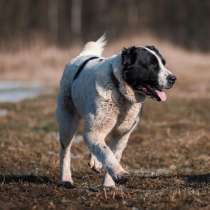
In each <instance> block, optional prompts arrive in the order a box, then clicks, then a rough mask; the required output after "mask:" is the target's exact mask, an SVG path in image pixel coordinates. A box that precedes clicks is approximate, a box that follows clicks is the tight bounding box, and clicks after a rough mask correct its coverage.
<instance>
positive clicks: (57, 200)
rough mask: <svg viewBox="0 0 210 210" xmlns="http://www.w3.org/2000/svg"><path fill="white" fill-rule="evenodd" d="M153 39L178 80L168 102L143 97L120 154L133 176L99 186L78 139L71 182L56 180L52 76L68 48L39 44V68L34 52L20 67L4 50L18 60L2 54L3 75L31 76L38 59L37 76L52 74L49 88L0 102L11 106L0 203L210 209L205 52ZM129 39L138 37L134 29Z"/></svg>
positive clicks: (209, 70)
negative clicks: (14, 101) (121, 183)
mask: <svg viewBox="0 0 210 210" xmlns="http://www.w3.org/2000/svg"><path fill="white" fill-rule="evenodd" d="M131 41H132V40H131ZM148 41H150V40H148ZM152 41H153V42H155V44H156V45H157V46H158V45H160V46H162V48H163V50H162V51H164V54H165V55H166V57H167V63H168V65H169V66H171V69H173V71H174V72H175V73H176V74H177V75H178V82H177V85H176V87H175V88H174V90H171V91H170V93H169V98H168V101H167V102H166V103H158V102H154V101H152V100H149V99H148V100H147V101H146V103H145V107H144V113H143V117H142V120H141V122H140V124H139V127H138V128H137V129H136V131H135V132H134V133H133V134H132V136H131V138H130V141H129V144H128V147H127V149H126V151H125V153H124V156H123V160H122V164H123V166H124V167H125V168H126V169H128V170H129V171H130V172H131V177H130V179H129V182H128V183H127V184H126V185H125V186H119V187H118V188H117V189H115V190H108V189H103V188H102V187H101V182H102V179H103V173H101V174H97V173H95V172H93V171H91V169H89V167H88V156H89V154H88V151H87V148H86V146H85V145H84V143H83V142H79V143H76V144H74V145H73V148H72V150H73V156H74V158H73V160H72V167H73V178H74V181H75V184H76V188H74V189H65V188H62V187H60V186H59V185H58V178H59V174H58V168H59V162H58V150H59V144H58V138H57V127H56V123H55V119H54V111H55V98H56V92H57V88H56V85H55V84H57V82H58V80H59V77H60V74H61V71H62V66H63V65H64V64H65V62H66V61H64V60H65V59H66V60H67V54H68V52H67V51H62V52H61V51H56V50H55V52H54V51H53V52H54V54H53V55H52V54H51V53H50V54H47V52H46V51H44V52H43V55H44V56H43V55H42V54H40V56H41V57H42V62H41V64H39V66H36V68H35V67H31V66H33V65H32V64H29V61H30V59H31V62H32V63H36V61H34V59H35V58H33V59H32V58H31V57H30V58H28V59H29V60H27V58H26V61H25V62H26V63H28V64H26V63H25V64H24V65H26V66H27V65H28V67H29V68H28V70H27V69H25V70H21V68H20V67H18V65H20V66H21V63H18V62H20V61H18V59H17V57H18V56H19V58H20V57H21V56H23V55H22V54H21V55H20V54H18V53H17V54H16V56H15V54H10V53H8V52H7V53H4V56H5V58H7V59H8V60H9V57H10V58H13V57H12V56H14V58H16V59H17V60H15V61H14V63H12V62H11V63H9V61H8V63H7V60H6V59H5V60H4V64H1V65H2V66H3V65H4V68H3V67H2V66H1V69H4V71H2V75H3V76H2V77H3V78H5V79H25V80H29V79H30V77H29V75H30V72H32V71H33V70H34V71H35V70H37V69H39V68H40V66H41V65H42V64H43V67H46V69H45V71H46V72H45V73H43V74H42V72H44V70H43V68H42V69H41V70H40V71H38V72H35V73H34V78H35V79H37V80H39V79H40V80H41V81H42V79H43V81H44V82H46V81H51V83H50V82H49V84H51V88H52V91H51V92H52V93H51V94H48V95H43V96H40V97H38V98H36V99H31V100H26V101H23V102H20V103H17V104H9V103H1V104H0V110H1V109H6V110H8V114H7V115H6V116H4V117H0V151H1V152H0V209H72V210H74V209H76V210H79V209H132V210H137V209H189V210H192V209H194V210H197V209H206V210H207V209H210V165H209V164H210V126H209V125H210V114H209V110H210V62H209V60H210V59H209V58H210V56H209V55H202V54H198V53H190V52H186V51H184V50H181V49H177V48H175V47H174V50H173V46H170V45H168V44H166V43H159V42H158V41H156V40H152ZM133 42H134V43H137V42H140V43H141V42H142V40H141V39H138V38H136V37H135V38H133ZM150 42H151V41H150ZM158 43H159V44H158ZM129 44H130V43H129V42H128V41H127V42H126V41H124V40H122V41H121V42H119V43H117V44H114V43H113V47H112V48H111V49H110V50H109V51H108V52H106V53H107V54H112V53H113V52H115V51H117V50H116V49H120V48H121V47H122V46H123V45H129ZM119 46H120V47H119ZM75 51H78V49H75ZM56 52H57V53H56ZM33 53H35V52H33ZM33 53H32V52H31V55H34V54H33ZM62 55H63V57H62ZM71 55H72V54H71ZM52 58H53V59H52ZM56 58H58V62H57V63H56V64H54V67H53V61H54V59H56ZM1 59H2V57H1ZM2 60H3V59H2ZM11 60H12V59H11ZM22 61H24V59H23V58H22ZM51 62H52V63H51ZM8 65H10V67H11V66H13V65H14V66H13V68H14V69H15V68H17V69H18V70H17V71H20V74H19V78H18V77H17V78H16V77H15V74H13V73H14V72H15V71H14V72H13V71H12V70H11V72H10V73H8V72H7V69H9V67H8ZM24 65H23V66H24ZM49 66H50V67H49ZM47 67H49V68H47ZM13 68H10V69H13ZM24 68H26V67H24ZM33 68H35V69H33ZM55 68H58V69H59V70H58V72H57V71H56V70H55ZM24 71H25V73H24ZM53 72H54V73H53ZM48 74H49V78H48V77H47V76H48ZM21 75H22V76H21ZM27 75H28V76H27ZM40 75H43V77H42V78H41V77H40ZM24 77H25V78H24Z"/></svg>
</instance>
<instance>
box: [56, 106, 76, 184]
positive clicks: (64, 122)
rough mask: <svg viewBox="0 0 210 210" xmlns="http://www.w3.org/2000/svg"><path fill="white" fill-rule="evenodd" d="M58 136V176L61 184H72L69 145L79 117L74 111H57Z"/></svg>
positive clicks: (63, 109)
mask: <svg viewBox="0 0 210 210" xmlns="http://www.w3.org/2000/svg"><path fill="white" fill-rule="evenodd" d="M56 115H57V121H58V125H59V137H60V176H61V184H64V185H65V186H67V187H68V186H69V187H70V186H71V185H73V179H72V175H71V145H72V140H73V137H74V134H75V132H76V130H77V127H78V125H79V117H78V115H77V113H76V111H74V110H72V111H70V110H67V109H65V108H62V109H60V110H58V111H57V113H56Z"/></svg>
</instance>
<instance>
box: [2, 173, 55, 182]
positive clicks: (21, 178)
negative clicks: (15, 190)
mask: <svg viewBox="0 0 210 210" xmlns="http://www.w3.org/2000/svg"><path fill="white" fill-rule="evenodd" d="M0 183H1V184H10V183H34V184H52V183H53V181H52V180H50V179H49V178H48V177H47V176H36V175H14V174H9V175H7V174H6V175H2V174H0Z"/></svg>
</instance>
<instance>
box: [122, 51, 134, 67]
mask: <svg viewBox="0 0 210 210" xmlns="http://www.w3.org/2000/svg"><path fill="white" fill-rule="evenodd" d="M135 60H136V47H130V48H124V49H123V50H122V64H123V65H124V66H129V65H132V64H133V63H134V62H135Z"/></svg>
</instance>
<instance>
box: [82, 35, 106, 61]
mask: <svg viewBox="0 0 210 210" xmlns="http://www.w3.org/2000/svg"><path fill="white" fill-rule="evenodd" d="M106 43H107V41H106V36H105V34H104V35H103V36H101V37H100V38H99V39H98V40H97V41H96V42H88V43H87V44H86V45H85V46H84V48H83V50H82V52H81V53H80V54H79V56H80V57H81V56H90V55H93V56H101V55H102V53H103V51H104V47H105V46H106Z"/></svg>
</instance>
